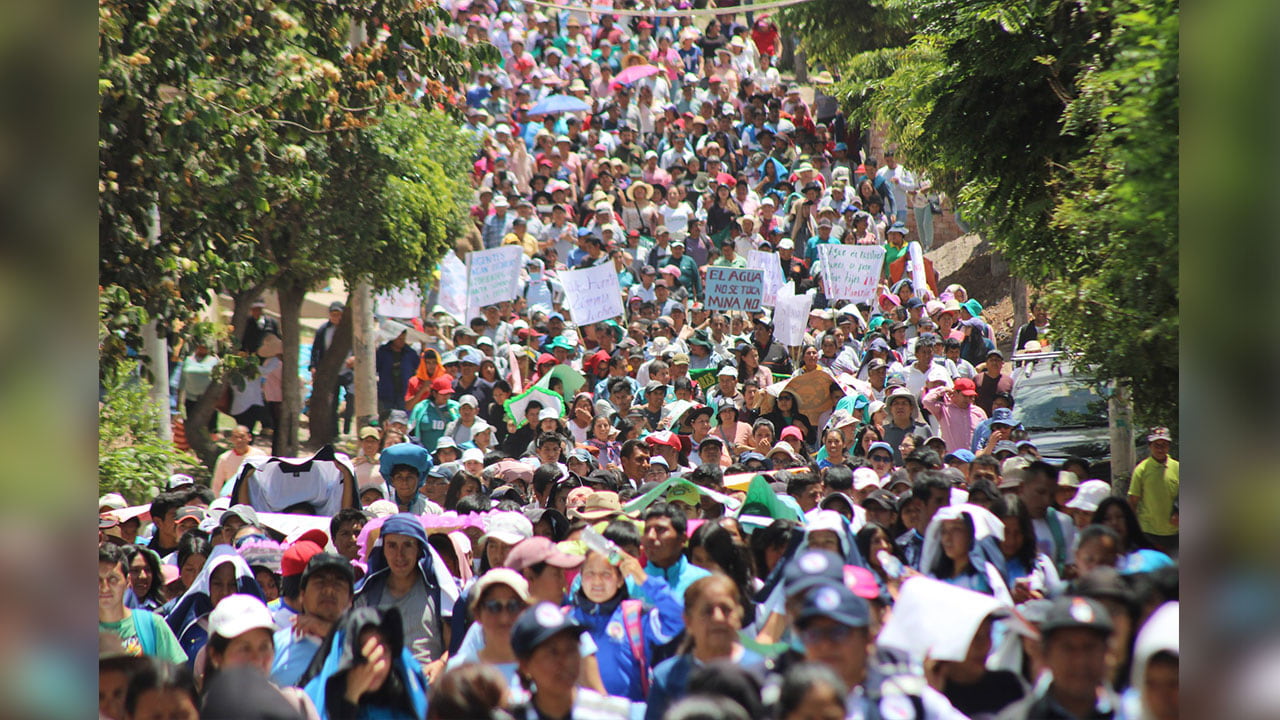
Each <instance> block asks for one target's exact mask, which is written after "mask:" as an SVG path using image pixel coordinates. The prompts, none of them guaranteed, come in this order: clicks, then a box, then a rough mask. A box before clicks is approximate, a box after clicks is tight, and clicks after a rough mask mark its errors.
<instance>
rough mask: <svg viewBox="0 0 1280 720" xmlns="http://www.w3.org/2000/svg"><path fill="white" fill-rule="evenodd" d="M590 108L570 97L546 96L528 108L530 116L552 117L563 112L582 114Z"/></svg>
mask: <svg viewBox="0 0 1280 720" xmlns="http://www.w3.org/2000/svg"><path fill="white" fill-rule="evenodd" d="M590 109H591V106H590V105H588V104H586V103H585V102H583V101H581V100H579V99H578V98H576V97H574V96H572V95H548V96H547V97H545V98H543V99H542V101H541V102H539V103H538V104H537V105H534V106H533V107H531V108H529V113H528V114H530V115H554V114H556V113H563V112H584V111H587V110H590Z"/></svg>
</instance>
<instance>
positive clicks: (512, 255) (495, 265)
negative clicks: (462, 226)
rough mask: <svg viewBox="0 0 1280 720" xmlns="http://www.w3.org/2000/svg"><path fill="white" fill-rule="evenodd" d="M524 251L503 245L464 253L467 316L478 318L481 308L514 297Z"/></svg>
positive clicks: (518, 282)
mask: <svg viewBox="0 0 1280 720" xmlns="http://www.w3.org/2000/svg"><path fill="white" fill-rule="evenodd" d="M523 264H524V250H522V249H521V248H520V246H519V245H504V246H502V247H496V248H493V249H492V250H481V251H480V252H473V253H469V254H468V255H467V317H466V319H467V320H468V321H470V320H471V318H474V317H480V308H482V307H484V306H486V305H493V304H495V303H500V302H503V301H506V300H514V299H515V298H516V294H517V293H518V292H520V289H519V286H520V267H521V266H522V265H523Z"/></svg>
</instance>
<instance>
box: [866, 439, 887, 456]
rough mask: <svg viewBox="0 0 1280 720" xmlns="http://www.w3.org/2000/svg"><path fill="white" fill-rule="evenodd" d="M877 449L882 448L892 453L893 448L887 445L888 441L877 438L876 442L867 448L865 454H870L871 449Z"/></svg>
mask: <svg viewBox="0 0 1280 720" xmlns="http://www.w3.org/2000/svg"><path fill="white" fill-rule="evenodd" d="M877 449H879V450H884V451H885V452H887V453H889V454H890V455H892V454H893V448H891V447H889V443H887V442H884V441H883V440H878V441H876V442H873V443H871V447H869V448H867V455H870V454H871V453H872V452H873V451H875V450H877Z"/></svg>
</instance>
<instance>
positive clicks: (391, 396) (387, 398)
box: [374, 343, 420, 410]
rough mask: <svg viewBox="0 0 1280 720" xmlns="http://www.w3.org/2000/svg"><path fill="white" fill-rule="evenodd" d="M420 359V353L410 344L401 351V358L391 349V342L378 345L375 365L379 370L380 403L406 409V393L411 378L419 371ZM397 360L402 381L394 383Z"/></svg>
mask: <svg viewBox="0 0 1280 720" xmlns="http://www.w3.org/2000/svg"><path fill="white" fill-rule="evenodd" d="M419 359H420V358H419V356H418V353H416V352H414V350H413V348H411V347H409V346H408V345H406V346H405V347H404V350H402V351H401V352H400V357H399V358H397V357H396V352H395V351H394V350H392V349H391V343H385V344H383V345H380V346H378V350H377V352H376V353H374V366H375V368H376V369H377V371H378V403H379V404H380V405H383V406H385V407H387V408H391V409H393V410H403V409H404V393H405V390H406V389H408V387H409V378H411V377H413V374H414V373H415V372H417V371H418V361H419ZM397 362H399V363H400V382H399V384H393V383H392V377H391V375H392V373H393V372H394V369H395V366H396V363H397Z"/></svg>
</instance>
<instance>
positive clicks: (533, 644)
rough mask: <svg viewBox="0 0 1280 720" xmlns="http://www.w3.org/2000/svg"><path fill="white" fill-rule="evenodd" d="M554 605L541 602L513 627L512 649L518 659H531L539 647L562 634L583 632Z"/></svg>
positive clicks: (526, 611) (518, 619) (524, 613)
mask: <svg viewBox="0 0 1280 720" xmlns="http://www.w3.org/2000/svg"><path fill="white" fill-rule="evenodd" d="M582 629H583V628H582V626H581V625H579V624H578V623H576V622H574V621H573V620H572V619H570V618H569V617H568V616H566V615H565V614H564V613H562V612H560V608H558V607H556V605H555V604H554V603H549V602H541V603H538V604H537V605H534V606H533V607H531V608H529V609H528V610H525V611H524V612H523V613H521V615H520V617H519V618H517V619H516V622H515V625H513V626H512V627H511V649H512V650H513V651H515V654H516V657H529V655H531V654H532V653H533V651H534V650H536V649H537V648H538V646H539V645H541V644H542V643H544V642H546V641H547V640H549V639H551V638H552V637H554V636H555V635H559V634H560V633H562V632H567V631H573V632H575V633H578V632H582Z"/></svg>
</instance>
